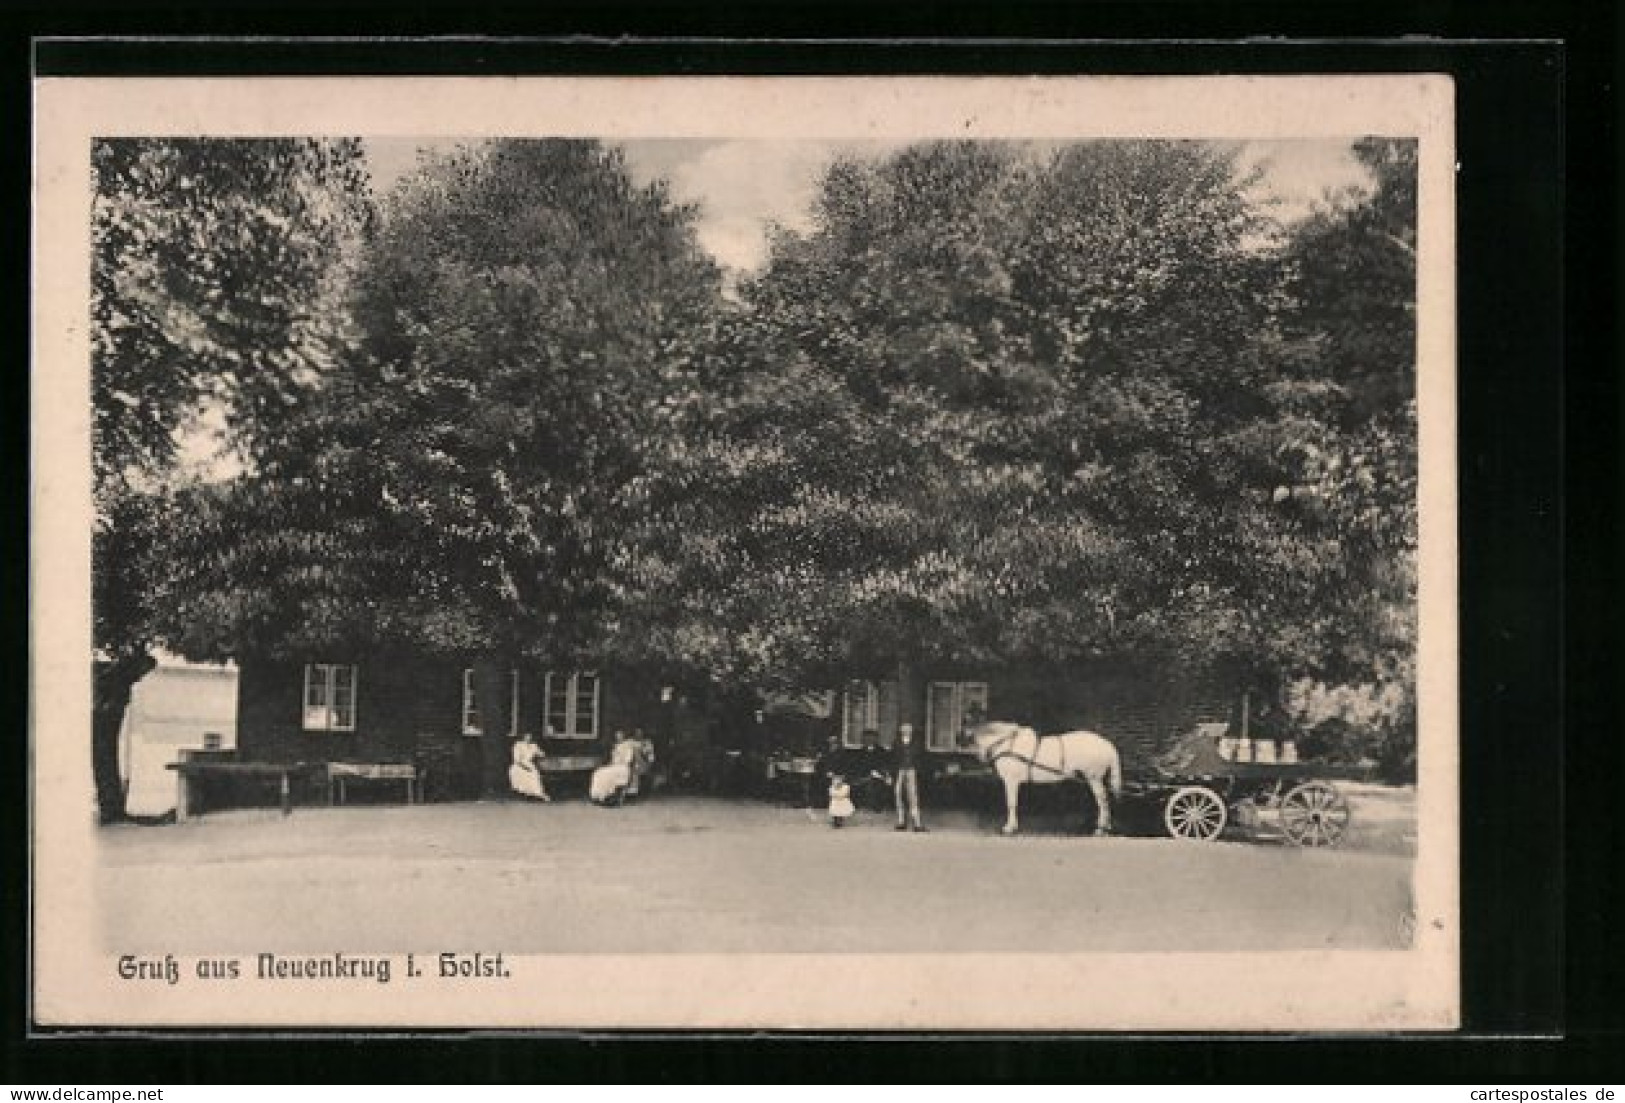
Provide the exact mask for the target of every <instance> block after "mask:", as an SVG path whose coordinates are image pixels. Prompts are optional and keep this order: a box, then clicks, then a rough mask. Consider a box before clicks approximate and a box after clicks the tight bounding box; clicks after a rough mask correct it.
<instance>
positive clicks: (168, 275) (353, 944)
mask: <svg viewBox="0 0 1625 1103" xmlns="http://www.w3.org/2000/svg"><path fill="white" fill-rule="evenodd" d="M36 92H37V104H36V111H37V127H38V132H39V134H40V143H39V151H38V163H37V165H36V174H35V179H36V192H35V224H36V230H37V238H36V242H37V244H36V254H35V285H34V315H35V319H36V322H37V326H36V334H35V360H34V365H33V380H34V402H35V406H34V411H33V418H34V451H35V467H36V479H35V485H34V494H35V499H34V505H35V514H34V516H35V520H34V524H33V566H34V576H33V577H34V593H33V599H34V605H33V608H34V614H33V622H32V625H33V637H34V639H33V650H34V654H35V661H34V668H33V699H34V701H35V707H34V709H33V727H32V731H31V733H30V738H31V746H32V749H33V755H34V758H33V762H34V768H35V774H34V777H33V779H32V782H33V791H34V793H35V798H36V799H35V802H34V805H33V808H34V812H33V817H34V823H33V844H32V855H33V864H32V869H31V884H32V886H33V891H32V894H31V901H30V903H31V913H32V925H33V932H34V949H33V969H32V976H33V985H34V992H33V1007H34V1021H35V1022H36V1024H37V1025H38V1026H39V1027H42V1028H59V1027H88V1028H95V1027H129V1026H138V1027H145V1028H153V1029H161V1028H165V1027H192V1028H197V1027H203V1028H215V1029H220V1030H233V1029H239V1028H249V1027H280V1028H294V1029H297V1028H306V1027H308V1028H342V1029H356V1030H365V1029H372V1028H383V1027H389V1028H413V1027H419V1028H435V1027H489V1028H503V1029H513V1030H549V1031H558V1030H605V1029H608V1030H617V1029H665V1028H672V1029H730V1030H732V1029H768V1030H831V1029H838V1030H904V1031H919V1030H974V1031H990V1030H997V1031H1003V1030H1042V1031H1077V1030H1089V1031H1145V1030H1203V1031H1205V1030H1226V1031H1233V1030H1242V1031H1265V1032H1274V1031H1287V1032H1302V1031H1368V1030H1447V1029H1451V1028H1453V1027H1454V1026H1456V1025H1457V1022H1458V1016H1459V1011H1458V1006H1457V998H1458V997H1457V993H1458V988H1459V978H1458V976H1457V953H1458V949H1457V947H1458V941H1459V919H1458V915H1457V908H1458V905H1457V898H1456V893H1457V869H1456V845H1457V833H1458V823H1457V812H1456V807H1457V793H1456V762H1457V745H1456V738H1457V736H1456V713H1455V709H1456V704H1455V693H1456V673H1455V651H1454V649H1455V616H1456V613H1455V601H1456V598H1455V593H1454V553H1455V549H1454V540H1455V536H1454V518H1455V512H1454V511H1455V502H1454V497H1453V479H1454V474H1453V466H1454V463H1455V455H1454V439H1453V428H1454V421H1453V417H1454V407H1453V402H1454V398H1453V393H1454V362H1453V344H1452V341H1453V330H1452V317H1451V312H1452V299H1451V294H1452V269H1451V265H1452V238H1451V234H1452V224H1451V211H1452V206H1451V164H1452V150H1451V127H1452V116H1451V100H1450V84H1449V81H1448V80H1447V79H1445V78H1439V77H1429V76H1416V75H1411V76H1403V77H1401V76H1392V77H1385V76H1367V77H1345V78H1329V77H1317V78H1307V77H1301V78H1300V77H1257V78H1239V77H1238V78H1228V77H1227V78H1152V77H1146V78H1115V79H1111V80H1105V79H1091V78H1083V77H1078V78H1041V79H1038V78H1035V79H996V80H995V79H978V80H966V79H946V78H937V79H932V78H924V79H921V78H911V79H893V78H862V79H858V78H844V79H796V80H792V79H787V78H772V79H762V78H751V79H744V78H705V79H701V78H649V79H640V80H630V79H620V78H617V79H608V78H597V79H595V78H570V79H564V78H559V79H534V80H531V79H527V80H516V79H513V80H500V79H481V80H430V79H418V80H402V79H390V80H384V79H370V80H365V79H359V78H354V79H324V80H314V79H311V80H305V79H300V80H278V81H271V80H265V79H261V80H253V79H246V78H245V79H240V80H213V81H206V80H184V79H165V80H128V81H109V80H89V79H56V80H52V79H46V80H41V81H39V82H38V83H37V87H36Z"/></svg>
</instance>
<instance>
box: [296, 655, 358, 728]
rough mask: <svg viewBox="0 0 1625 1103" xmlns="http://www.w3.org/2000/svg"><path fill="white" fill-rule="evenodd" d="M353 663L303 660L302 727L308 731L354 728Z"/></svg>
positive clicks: (354, 683)
mask: <svg viewBox="0 0 1625 1103" xmlns="http://www.w3.org/2000/svg"><path fill="white" fill-rule="evenodd" d="M357 681H358V678H357V671H356V668H355V667H354V666H346V665H341V664H335V663H306V664H305V709H304V729H305V730H306V731H308V732H353V731H355V687H356V682H357Z"/></svg>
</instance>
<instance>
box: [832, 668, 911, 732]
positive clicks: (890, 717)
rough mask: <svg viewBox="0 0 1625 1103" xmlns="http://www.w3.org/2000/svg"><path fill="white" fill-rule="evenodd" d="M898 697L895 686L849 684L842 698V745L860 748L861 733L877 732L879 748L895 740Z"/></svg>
mask: <svg viewBox="0 0 1625 1103" xmlns="http://www.w3.org/2000/svg"><path fill="white" fill-rule="evenodd" d="M899 703H900V702H899V694H898V691H897V683H896V682H864V681H855V682H848V683H847V687H846V693H845V694H844V695H843V698H842V708H841V742H842V743H843V744H844V745H845V746H848V747H861V746H863V733H864V732H866V731H873V732H877V733H878V734H879V736H880V743H881V745H882V746H886V747H889V746H891V745H892V741H893V740H894V739H895V738H896V737H897V720H898V713H899V709H898V705H899Z"/></svg>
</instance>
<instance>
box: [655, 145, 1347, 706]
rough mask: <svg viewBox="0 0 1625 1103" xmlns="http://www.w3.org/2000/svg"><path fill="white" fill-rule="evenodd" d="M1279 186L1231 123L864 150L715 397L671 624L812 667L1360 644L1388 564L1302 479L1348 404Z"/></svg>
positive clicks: (698, 447)
mask: <svg viewBox="0 0 1625 1103" xmlns="http://www.w3.org/2000/svg"><path fill="white" fill-rule="evenodd" d="M1248 184H1249V181H1247V180H1246V179H1243V178H1241V177H1240V175H1239V174H1238V172H1237V170H1236V167H1235V164H1234V159H1233V157H1232V156H1231V154H1230V152H1229V151H1227V150H1226V149H1224V148H1221V147H1217V146H1213V145H1209V144H1205V143H1183V142H1091V143H1083V144H1079V145H1075V146H1069V147H1066V148H1063V149H1061V150H1059V151H1056V152H1054V153H1053V154H1052V155H1049V156H1037V155H1032V154H1029V153H1027V152H1024V151H1022V150H1020V149H1017V148H1012V147H999V146H989V145H982V144H972V143H939V144H934V145H928V146H920V147H915V148H911V149H908V150H905V151H904V152H902V153H900V154H898V155H896V156H894V157H892V158H890V159H888V160H885V161H882V162H879V163H872V164H871V163H858V162H851V161H844V162H839V163H837V164H835V165H833V166H832V167H831V168H830V170H829V171H828V173H827V174H826V176H825V178H824V180H823V183H822V188H821V192H820V199H819V203H818V207H817V220H816V225H815V227H814V228H813V229H812V231H811V232H809V233H807V234H804V235H796V234H790V233H781V234H780V235H779V237H778V239H777V240H776V242H775V245H774V249H773V253H772V257H771V260H770V263H769V265H768V267H767V268H766V270H765V271H764V272H763V273H761V274H760V276H759V277H757V278H756V279H754V280H751V281H749V282H747V283H746V284H745V285H744V286H743V287H742V297H743V303H742V306H741V308H740V310H739V311H738V313H737V314H736V316H735V317H733V318H731V319H730V321H729V323H728V325H727V326H726V327H724V332H723V334H722V336H721V338H720V340H719V343H718V345H717V346H716V348H715V349H714V352H713V356H712V362H711V364H710V367H709V369H708V374H707V375H706V376H705V382H706V385H707V387H708V394H709V395H711V396H712V399H713V400H712V401H708V402H703V403H697V404H696V405H695V407H694V408H693V409H692V410H690V411H689V414H690V418H689V421H688V422H687V423H686V425H685V430H684V433H683V434H682V437H683V441H684V445H683V450H682V454H681V455H680V456H679V457H678V461H679V462H677V463H676V464H675V465H674V467H673V470H672V471H671V472H670V473H669V478H670V480H671V484H672V485H671V486H670V487H668V488H666V489H668V490H670V491H671V493H670V495H669V497H670V500H671V501H672V502H674V503H675V504H674V505H673V506H672V507H671V515H670V519H671V524H670V525H669V526H668V529H669V532H668V543H667V544H665V545H663V546H657V547H656V548H655V550H654V551H653V553H651V554H650V555H649V561H648V562H647V563H646V564H645V569H646V573H647V576H648V578H649V580H650V586H649V588H650V590H651V592H652V593H658V594H660V595H661V596H660V597H659V598H658V599H657V601H656V602H655V603H654V607H655V608H657V609H658V610H659V612H658V613H657V614H656V615H655V616H654V617H653V619H654V620H655V621H656V622H659V623H661V624H663V625H665V627H666V631H667V632H668V633H669V640H670V642H671V643H672V644H674V645H679V646H681V647H683V648H687V649H695V648H697V649H700V650H702V651H704V652H706V653H707V654H708V655H709V656H710V659H709V660H708V661H709V662H711V663H713V664H715V665H720V666H721V667H722V668H724V669H727V670H730V671H737V672H754V673H755V674H756V675H766V674H769V673H772V672H778V673H779V674H780V675H784V674H786V672H794V674H796V675H798V676H799V677H800V679H801V680H802V681H810V682H816V681H817V680H818V679H820V678H826V677H828V675H829V673H830V672H831V671H839V670H847V671H858V670H871V671H872V670H874V669H877V668H879V667H880V664H882V663H884V662H886V661H888V660H896V659H899V658H901V659H905V660H914V659H946V660H950V661H957V662H984V661H988V660H1023V659H1026V660H1039V661H1047V662H1070V661H1073V660H1076V659H1078V658H1083V657H1091V656H1112V657H1116V658H1125V657H1127V658H1140V659H1144V660H1146V661H1148V662H1155V663H1159V664H1167V665H1192V664H1203V665H1218V666H1221V667H1224V668H1226V669H1228V670H1231V671H1232V672H1233V673H1235V674H1236V675H1237V677H1239V678H1251V679H1255V680H1263V681H1270V680H1272V679H1274V678H1277V677H1279V676H1280V674H1281V672H1284V671H1291V670H1301V669H1306V668H1311V669H1312V668H1317V667H1320V666H1324V665H1327V664H1329V663H1334V662H1335V661H1337V658H1338V656H1337V655H1335V654H1333V653H1332V652H1333V650H1334V649H1337V648H1341V647H1342V646H1343V645H1344V644H1345V643H1346V642H1347V641H1341V640H1338V639H1337V638H1336V633H1335V631H1334V630H1333V626H1334V625H1335V623H1336V622H1337V620H1338V618H1339V617H1340V615H1341V614H1342V612H1343V610H1344V608H1345V607H1346V606H1347V604H1348V603H1349V602H1352V601H1357V600H1359V595H1360V594H1361V593H1362V592H1364V591H1363V590H1362V584H1363V583H1362V576H1363V573H1364V571H1365V570H1366V568H1367V566H1369V564H1367V563H1364V562H1357V561H1354V560H1352V559H1351V558H1350V557H1349V556H1347V555H1345V554H1343V550H1342V549H1341V547H1340V545H1339V542H1338V541H1339V538H1340V536H1341V535H1342V533H1341V532H1340V530H1339V529H1338V528H1337V527H1336V526H1335V525H1333V524H1332V523H1331V520H1330V519H1329V514H1328V511H1326V510H1323V509H1315V508H1306V507H1305V504H1304V502H1303V501H1302V500H1301V499H1304V498H1306V497H1309V496H1310V495H1306V494H1303V493H1300V492H1299V490H1298V488H1300V487H1303V486H1304V485H1305V484H1311V483H1313V482H1315V481H1316V480H1317V479H1320V478H1321V476H1319V475H1317V469H1316V464H1317V463H1318V462H1320V461H1319V459H1318V458H1317V457H1319V456H1320V455H1321V454H1322V449H1323V448H1324V446H1325V444H1326V441H1327V439H1328V437H1329V436H1330V435H1332V434H1334V433H1335V431H1336V430H1335V426H1333V425H1331V424H1330V423H1329V420H1328V414H1329V411H1328V409H1327V401H1326V394H1327V388H1326V386H1325V384H1324V379H1323V377H1322V370H1321V366H1320V364H1319V362H1318V360H1317V357H1316V345H1315V342H1314V340H1313V339H1312V338H1311V337H1310V336H1308V335H1305V334H1303V333H1301V332H1296V331H1294V329H1293V327H1292V326H1291V325H1290V324H1289V323H1290V322H1291V321H1292V318H1291V316H1290V308H1291V306H1292V302H1291V299H1290V297H1289V296H1288V294H1287V290H1288V284H1287V280H1286V275H1287V271H1286V269H1285V267H1284V265H1283V262H1282V257H1281V254H1280V251H1279V250H1278V249H1277V248H1276V247H1275V243H1274V242H1273V241H1272V239H1271V238H1270V231H1269V227H1268V226H1267V225H1266V224H1265V223H1264V222H1263V221H1262V220H1261V219H1260V218H1259V216H1258V215H1257V213H1256V211H1255V210H1254V209H1253V208H1252V207H1251V206H1250V205H1249V203H1248V202H1247V200H1246V198H1245V195H1246V191H1247V187H1248ZM1346 477H1354V476H1350V475H1348V473H1347V471H1346V470H1344V469H1343V468H1341V467H1339V468H1338V473H1337V474H1335V475H1334V474H1326V475H1325V476H1324V479H1322V480H1321V481H1327V482H1329V481H1330V480H1333V479H1338V478H1346Z"/></svg>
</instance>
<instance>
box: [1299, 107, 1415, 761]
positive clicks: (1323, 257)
mask: <svg viewBox="0 0 1625 1103" xmlns="http://www.w3.org/2000/svg"><path fill="white" fill-rule="evenodd" d="M1353 153H1354V156H1355V157H1356V158H1357V159H1358V160H1359V161H1360V163H1361V164H1362V165H1364V167H1365V168H1366V170H1367V172H1368V174H1369V177H1370V179H1369V182H1368V183H1367V184H1366V185H1364V186H1361V187H1357V188H1351V189H1349V190H1347V191H1344V192H1342V193H1339V194H1336V195H1333V196H1330V197H1328V199H1327V201H1326V202H1324V203H1322V204H1321V205H1320V207H1319V208H1318V209H1317V210H1316V211H1315V212H1314V213H1313V214H1312V215H1311V216H1310V217H1309V218H1308V219H1306V220H1305V221H1304V222H1303V223H1302V224H1301V225H1299V226H1297V227H1295V228H1294V229H1293V232H1292V234H1291V237H1290V239H1289V241H1288V244H1287V257H1288V260H1289V263H1290V270H1291V273H1292V276H1293V279H1292V285H1291V286H1292V294H1293V311H1292V319H1291V324H1292V326H1293V327H1294V328H1295V329H1296V330H1297V331H1298V332H1299V333H1301V334H1302V335H1303V336H1304V338H1305V339H1306V340H1308V341H1311V342H1312V343H1313V345H1314V348H1315V353H1316V354H1315V357H1314V361H1313V363H1314V366H1315V371H1316V376H1315V378H1316V381H1317V383H1318V386H1319V387H1320V395H1321V404H1322V408H1323V411H1324V416H1325V419H1326V420H1327V422H1329V423H1330V424H1331V425H1333V426H1335V428H1336V432H1334V433H1331V434H1329V435H1328V437H1327V439H1326V440H1324V441H1323V442H1321V445H1320V447H1318V448H1316V449H1315V450H1314V451H1313V452H1312V453H1310V454H1309V455H1308V457H1307V459H1308V461H1309V462H1308V464H1307V466H1308V468H1309V470H1308V471H1307V477H1306V478H1305V479H1304V481H1303V484H1302V486H1301V487H1300V488H1299V489H1300V490H1301V491H1302V492H1303V495H1304V497H1305V499H1306V503H1305V504H1306V506H1307V508H1310V509H1312V510H1313V511H1314V512H1315V514H1316V516H1317V517H1318V519H1319V520H1320V522H1321V523H1322V524H1324V525H1326V526H1327V527H1328V528H1329V529H1330V530H1331V531H1333V532H1334V533H1335V534H1336V537H1337V540H1338V543H1339V546H1340V549H1341V552H1342V555H1341V557H1340V563H1341V564H1342V565H1343V566H1344V568H1345V572H1344V575H1343V581H1344V585H1345V597H1346V600H1344V601H1342V602H1341V603H1340V604H1339V609H1340V611H1341V612H1342V614H1343V615H1342V617H1341V618H1340V619H1339V620H1338V622H1337V623H1336V624H1335V625H1334V626H1333V628H1332V632H1333V634H1335V635H1336V637H1337V639H1338V643H1339V646H1338V648H1337V654H1338V657H1339V659H1340V660H1341V661H1340V662H1338V663H1336V664H1332V665H1329V666H1327V667H1325V668H1322V669H1320V670H1317V671H1314V672H1312V673H1313V675H1314V677H1313V678H1305V679H1304V680H1303V682H1302V683H1300V684H1299V685H1298V686H1296V687H1295V693H1296V697H1297V699H1298V701H1299V702H1300V706H1301V702H1303V701H1307V700H1313V701H1319V702H1326V701H1331V702H1345V703H1348V702H1354V704H1346V707H1344V706H1339V707H1338V708H1334V709H1330V710H1327V709H1325V708H1316V707H1299V708H1298V709H1297V710H1296V711H1297V712H1298V714H1299V715H1300V717H1301V719H1302V721H1303V722H1304V723H1305V724H1311V725H1313V724H1316V723H1317V721H1326V722H1330V723H1331V724H1332V725H1333V726H1335V727H1337V728H1338V729H1339V730H1340V731H1341V732H1342V733H1343V734H1344V735H1345V738H1343V739H1341V740H1340V743H1341V747H1340V749H1341V751H1342V753H1344V754H1346V755H1347V756H1349V757H1365V756H1369V755H1372V754H1375V755H1376V756H1377V757H1378V758H1379V760H1381V761H1382V762H1383V764H1384V765H1385V767H1387V768H1388V769H1389V770H1390V771H1391V772H1393V773H1394V774H1396V775H1404V774H1407V773H1408V772H1409V771H1410V770H1411V769H1413V768H1414V759H1415V749H1416V730H1415V647H1416V635H1415V632H1416V624H1415V609H1416V549H1417V496H1416V495H1417V425H1416V294H1417V290H1416V241H1417V205H1416V195H1417V163H1416V154H1417V146H1416V143H1415V141H1413V140H1402V139H1385V138H1366V139H1362V140H1361V141H1359V142H1356V143H1355V145H1354V147H1353ZM1374 702H1377V703H1381V704H1382V707H1381V708H1377V707H1376V706H1375V705H1374V704H1373V703H1374ZM1373 716H1374V717H1375V719H1374V720H1373V719H1371V717H1373Z"/></svg>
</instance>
